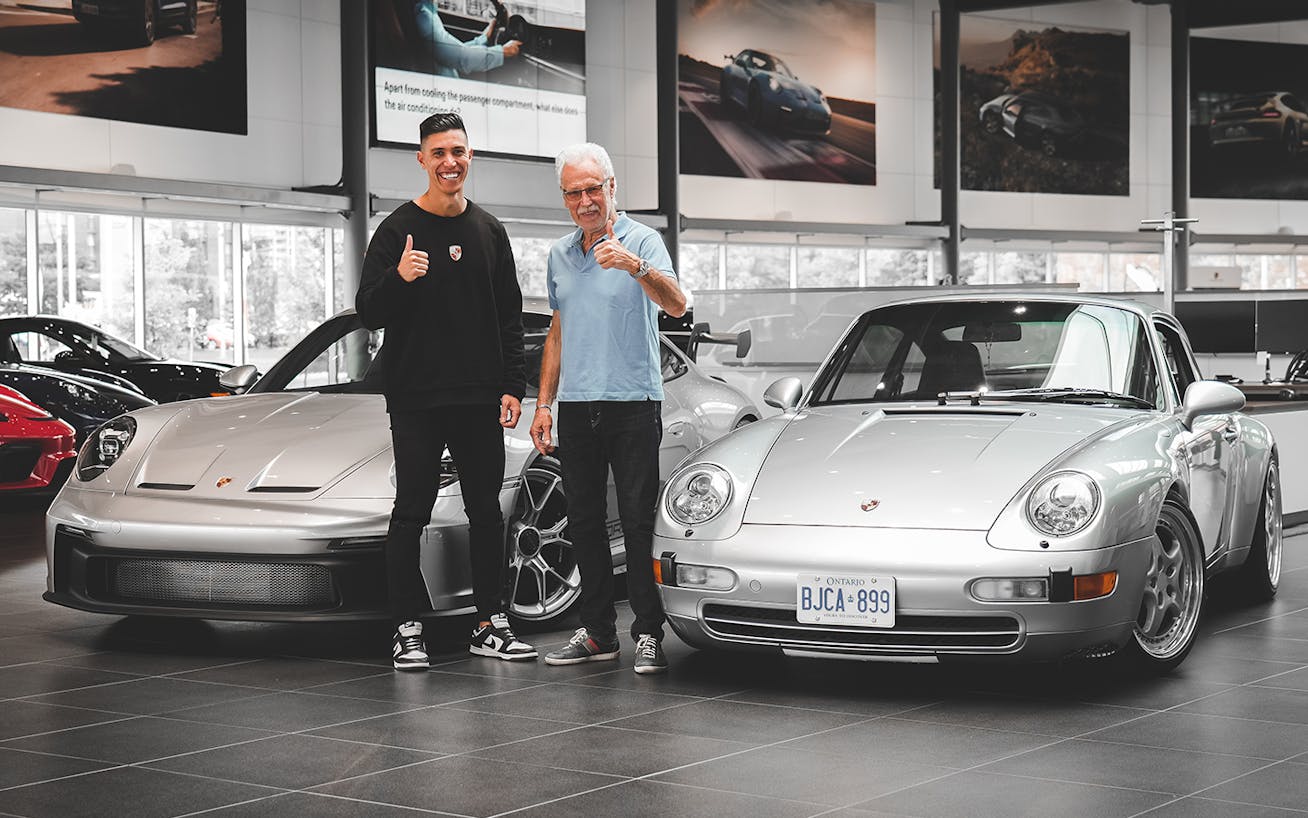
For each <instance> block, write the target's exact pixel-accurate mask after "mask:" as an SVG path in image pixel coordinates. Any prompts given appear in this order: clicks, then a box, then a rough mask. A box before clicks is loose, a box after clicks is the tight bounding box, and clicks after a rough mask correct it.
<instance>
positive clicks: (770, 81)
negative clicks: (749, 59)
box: [768, 77, 781, 93]
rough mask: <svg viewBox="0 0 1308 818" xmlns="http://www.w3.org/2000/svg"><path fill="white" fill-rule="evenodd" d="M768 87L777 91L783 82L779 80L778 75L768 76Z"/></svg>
mask: <svg viewBox="0 0 1308 818" xmlns="http://www.w3.org/2000/svg"><path fill="white" fill-rule="evenodd" d="M768 88H770V89H771V90H772V91H773V92H774V93H775V92H777V91H780V90H781V83H779V82H777V78H776V77H768Z"/></svg>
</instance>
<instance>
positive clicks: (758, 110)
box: [747, 86, 767, 128]
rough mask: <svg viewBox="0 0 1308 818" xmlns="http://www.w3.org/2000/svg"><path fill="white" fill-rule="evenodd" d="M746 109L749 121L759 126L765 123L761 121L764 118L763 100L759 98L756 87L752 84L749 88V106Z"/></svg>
mask: <svg viewBox="0 0 1308 818" xmlns="http://www.w3.org/2000/svg"><path fill="white" fill-rule="evenodd" d="M747 110H748V111H749V121H750V122H752V123H754V124H755V125H756V126H758V127H760V128H762V127H764V126H765V125H766V124H767V123H765V122H764V121H763V120H764V118H765V117H764V116H763V101H762V99H760V98H759V93H758V88H755V87H753V86H751V87H750V89H749V107H748V108H747Z"/></svg>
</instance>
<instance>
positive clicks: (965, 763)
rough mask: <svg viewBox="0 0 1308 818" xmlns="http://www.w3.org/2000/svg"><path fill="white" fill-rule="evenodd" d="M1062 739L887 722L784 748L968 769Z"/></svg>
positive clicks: (858, 726) (854, 727)
mask: <svg viewBox="0 0 1308 818" xmlns="http://www.w3.org/2000/svg"><path fill="white" fill-rule="evenodd" d="M1052 741H1056V739H1053V738H1050V737H1049V736H1037V735H1034V734H1031V733H1014V732H1007V731H1002V730H984V729H981V728H977V727H959V726H955V725H950V724H935V723H932V722H925V721H905V720H903V719H899V718H883V719H877V720H875V721H870V722H867V723H865V724H855V725H852V726H849V727H843V728H840V729H838V730H832V731H830V732H827V733H823V734H821V735H816V736H809V737H806V738H800V739H796V740H795V741H789V742H786V743H785V744H783V745H781V746H783V747H787V748H793V749H797V750H804V751H806V752H818V753H827V754H830V755H834V756H840V757H843V758H853V757H855V756H857V755H859V754H860V753H866V752H867V748H869V747H884V748H887V749H893V751H894V757H895V759H896V760H898V761H900V762H905V763H912V764H927V765H938V766H942V767H954V768H960V769H961V768H965V767H972V766H975V765H977V764H984V763H986V762H988V761H994V760H996V759H999V758H1003V757H1004V756H1008V755H1012V754H1014V753H1021V752H1025V751H1027V750H1031V749H1033V748H1036V747H1042V746H1044V745H1046V744H1049V743H1050V742H1052Z"/></svg>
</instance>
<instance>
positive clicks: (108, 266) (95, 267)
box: [36, 210, 142, 343]
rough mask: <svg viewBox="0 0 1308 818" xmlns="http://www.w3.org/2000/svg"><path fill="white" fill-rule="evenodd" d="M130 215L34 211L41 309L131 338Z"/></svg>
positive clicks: (132, 245) (133, 281)
mask: <svg viewBox="0 0 1308 818" xmlns="http://www.w3.org/2000/svg"><path fill="white" fill-rule="evenodd" d="M134 221H135V220H134V219H133V218H132V217H131V216H106V215H101V214H96V213H64V212H59V211H48V210H43V211H39V212H38V214H37V236H38V242H37V254H38V255H37V259H38V262H39V264H38V270H39V273H38V276H37V298H36V302H37V305H38V308H39V309H40V311H41V312H44V313H50V314H53V315H62V316H64V317H66V318H71V319H73V320H75V321H81V322H83V323H85V324H90V325H92V326H97V327H101V328H102V329H104V330H105V331H107V332H108V333H110V334H111V335H116V336H118V337H120V338H123V339H125V340H127V341H132V342H135V343H140V341H141V340H142V339H139V338H137V337H136V322H135V317H136V273H135V270H136V253H137V249H138V244H139V242H138V241H137V240H136V239H135V237H134V236H133V230H134V227H135V225H134Z"/></svg>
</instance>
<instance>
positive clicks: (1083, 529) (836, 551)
mask: <svg viewBox="0 0 1308 818" xmlns="http://www.w3.org/2000/svg"><path fill="white" fill-rule="evenodd" d="M766 401H767V402H768V403H769V404H772V405H774V406H777V407H779V408H781V409H782V410H783V414H782V415H780V416H776V417H771V418H767V419H764V420H762V421H760V422H759V423H756V424H752V425H751V426H749V427H747V428H744V429H741V430H740V431H738V432H736V433H735V434H732V435H730V436H728V437H727V438H725V439H723V440H720V441H718V442H716V443H714V444H710V445H709V446H707V447H706V448H704V449H702V450H700V451H699V452H698V453H696V455H695V456H694V457H693V458H691V460H689V461H687V462H686V463H683V464H682V465H681V467H679V468H678V469H677V471H676V472H675V473H674V474H673V475H672V476H671V477H670V478H669V480H668V482H667V484H666V486H665V488H664V492H663V495H662V496H661V498H660V503H659V512H658V517H657V520H656V530H655V539H654V554H655V556H656V559H657V563H656V566H657V567H656V572H657V575H658V577H659V581H660V583H661V593H662V595H663V600H664V605H665V608H666V610H667V614H668V619H669V622H670V624H671V626H672V629H673V630H674V631H675V632H676V633H677V634H678V635H679V636H680V637H681V638H682V639H683V640H684V641H686V642H688V643H690V644H691V645H694V646H697V647H703V648H733V649H758V650H773V651H775V650H781V651H783V652H784V653H786V654H789V655H796V656H806V657H840V658H853V659H879V660H898V661H918V662H934V661H939V660H942V659H943V660H948V659H963V658H987V657H988V658H1010V659H1022V660H1048V661H1060V660H1066V659H1076V658H1096V657H1109V656H1116V657H1117V659H1116V660H1115V661H1121V662H1122V663H1123V664H1124V665H1125V666H1126V667H1128V668H1129V669H1130V670H1131V671H1133V672H1136V671H1144V672H1164V671H1167V670H1170V669H1172V668H1174V667H1176V666H1177V665H1178V664H1180V663H1181V662H1182V661H1183V660H1184V658H1185V657H1186V655H1187V653H1188V652H1189V651H1190V649H1191V647H1192V646H1193V645H1194V642H1195V639H1196V633H1197V624H1198V622H1199V617H1200V613H1201V610H1202V607H1203V603H1204V593H1205V586H1206V583H1207V581H1208V580H1209V579H1210V578H1211V577H1212V576H1214V575H1215V574H1217V573H1218V572H1223V571H1228V570H1229V571H1232V572H1235V573H1236V576H1235V577H1234V578H1233V579H1234V580H1235V587H1237V588H1239V589H1240V592H1241V593H1243V594H1245V595H1247V596H1248V598H1250V599H1268V598H1270V597H1271V596H1272V595H1273V594H1275V592H1276V589H1277V584H1278V582H1279V579H1280V569H1281V495H1280V479H1279V471H1278V465H1277V451H1276V446H1275V443H1274V441H1273V439H1272V437H1271V435H1270V433H1269V432H1268V430H1267V428H1266V427H1265V426H1264V425H1263V424H1262V423H1260V422H1259V421H1257V420H1255V419H1253V418H1251V417H1249V416H1247V415H1245V414H1243V413H1242V412H1241V410H1242V409H1243V407H1244V397H1243V396H1242V395H1241V394H1240V392H1239V391H1238V390H1236V389H1235V388H1234V387H1232V386H1230V385H1228V384H1225V383H1219V382H1216V381H1208V380H1203V379H1202V378H1201V375H1200V373H1199V369H1198V366H1197V365H1196V362H1195V359H1194V355H1193V353H1192V351H1191V348H1190V344H1189V341H1188V339H1187V338H1186V336H1185V333H1184V330H1183V329H1182V328H1181V325H1180V324H1179V323H1178V322H1177V321H1176V319H1175V318H1173V317H1172V316H1171V315H1169V314H1167V313H1164V312H1161V311H1158V310H1156V309H1154V308H1152V307H1149V306H1145V305H1140V304H1135V303H1132V302H1128V301H1124V300H1123V301H1119V300H1113V299H1108V298H1089V297H1080V296H1075V295H1068V296H1063V295H1056V294H1051V295H1030V294H1026V295H990V294H987V295H985V296H983V297H978V296H966V295H953V296H939V297H931V298H919V299H914V300H910V301H903V302H899V303H895V304H890V305H886V306H883V307H879V308H876V309H873V310H870V311H868V312H866V313H864V314H863V315H862V316H861V317H859V318H858V319H857V320H856V321H855V322H854V323H853V324H852V325H851V327H850V328H849V330H848V331H847V332H846V333H845V334H844V336H843V337H842V338H841V340H840V341H838V342H837V344H836V345H835V347H834V348H833V349H832V351H831V352H830V354H829V355H828V357H827V359H826V361H825V362H824V363H823V365H822V367H821V368H820V369H819V371H818V373H817V375H816V378H815V379H814V381H813V383H812V385H811V386H810V387H809V388H808V389H807V390H804V389H803V386H802V385H801V383H800V382H799V379H797V378H786V379H782V380H781V381H778V382H777V383H775V384H773V385H772V387H770V388H769V390H768V392H767V393H766Z"/></svg>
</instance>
